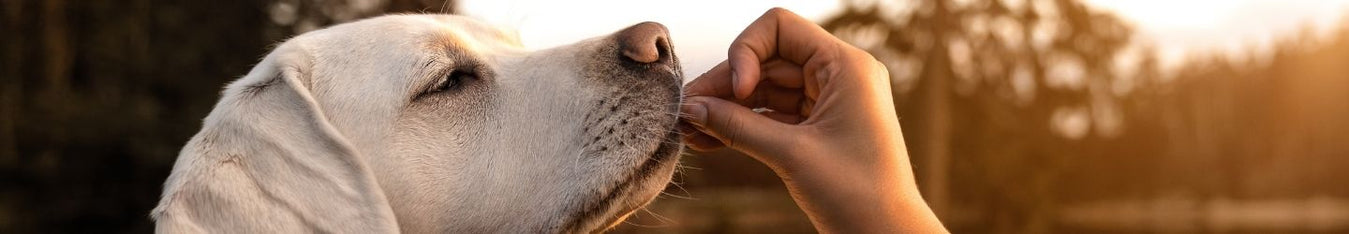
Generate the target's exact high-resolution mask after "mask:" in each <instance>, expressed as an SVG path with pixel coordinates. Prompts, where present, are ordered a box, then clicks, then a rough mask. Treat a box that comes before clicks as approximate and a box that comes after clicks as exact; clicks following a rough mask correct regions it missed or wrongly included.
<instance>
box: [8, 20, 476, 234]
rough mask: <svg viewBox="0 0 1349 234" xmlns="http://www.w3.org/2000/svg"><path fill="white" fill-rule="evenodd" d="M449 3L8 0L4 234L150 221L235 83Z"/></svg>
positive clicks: (132, 228)
mask: <svg viewBox="0 0 1349 234" xmlns="http://www.w3.org/2000/svg"><path fill="white" fill-rule="evenodd" d="M453 6H454V4H452V3H451V2H448V1H440V0H337V1H333V0H326V1H325V0H276V1H182V0H155V1H151V0H128V1H70V0H41V1H38V0H14V1H3V2H0V32H4V33H3V36H0V40H3V41H2V42H0V44H2V45H0V48H3V52H2V53H3V57H2V58H0V59H2V61H3V62H4V63H3V67H2V68H0V77H2V78H3V79H0V233H28V232H55V233H71V232H135V233H146V232H149V230H150V229H151V225H150V224H151V223H150V222H149V219H148V217H147V214H148V213H149V211H150V209H151V208H152V207H153V206H154V205H155V202H157V201H158V199H159V198H158V196H159V193H160V189H161V183H163V180H164V178H165V177H166V176H167V175H168V170H169V168H170V167H171V166H172V163H173V160H174V158H175V157H176V156H177V152H178V149H179V148H180V147H181V146H182V144H183V143H184V142H186V141H187V139H188V138H189V137H190V136H191V135H192V134H193V133H195V132H196V131H197V130H198V129H200V127H201V118H203V117H204V116H205V115H206V113H207V112H209V111H210V108H211V107H212V106H213V105H214V103H215V101H216V99H217V98H218V92H219V90H220V89H221V88H222V87H224V85H225V83H226V82H228V81H230V80H233V79H235V78H237V77H239V76H242V75H243V74H244V73H246V72H247V71H248V69H249V68H250V67H251V66H252V64H253V63H255V62H257V60H258V59H259V58H261V56H262V55H264V54H265V53H266V52H267V50H268V46H269V45H272V44H274V43H277V42H280V41H281V40H283V39H284V38H286V37H290V36H293V35H295V34H297V33H300V32H304V31H308V30H313V29H317V28H320V27H323V26H326V25H330V24H335V23H341V22H345V21H351V20H355V19H359V18H364V17H369V16H374V15H379V14H384V13H386V12H451V11H453V9H454V8H453Z"/></svg>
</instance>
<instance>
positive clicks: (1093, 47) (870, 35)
mask: <svg viewBox="0 0 1349 234" xmlns="http://www.w3.org/2000/svg"><path fill="white" fill-rule="evenodd" d="M846 5H847V6H848V7H846V8H845V10H844V12H843V13H841V14H839V15H837V16H836V17H834V18H831V19H828V20H825V21H824V22H823V23H822V24H823V26H824V27H825V28H827V29H829V30H831V31H833V32H834V33H835V34H838V35H840V37H842V38H844V39H845V40H848V41H850V42H852V43H854V44H856V45H858V46H859V47H862V48H864V49H867V50H868V51H870V52H872V53H873V54H875V55H876V56H877V57H878V59H879V60H881V61H882V62H884V63H886V64H887V66H888V67H889V68H890V72H891V75H892V76H893V77H892V78H893V80H894V82H895V86H896V88H895V92H896V93H895V97H896V105H897V106H896V108H897V109H898V110H900V116H901V120H900V121H901V122H903V124H904V126H905V128H904V131H905V136H906V139H907V140H908V143H909V144H908V145H909V147H910V151H911V153H912V155H913V160H914V161H915V167H916V171H917V172H918V176H919V184H920V186H922V187H923V188H922V191H923V192H924V198H926V199H927V200H928V202H929V203H930V204H931V205H932V206H933V207H934V209H935V210H936V211H937V213H938V214H939V216H941V217H942V218H944V219H945V220H956V221H957V222H959V220H970V219H975V220H994V221H1003V222H999V223H981V225H980V226H981V227H980V229H976V230H985V231H980V232H986V231H987V230H1002V231H1019V232H1044V231H1046V230H1048V229H1049V228H1051V225H1052V224H1053V218H1054V215H1053V211H1054V209H1053V207H1052V205H1053V203H1052V202H1050V201H1053V200H1054V194H1055V189H1054V188H1053V187H1052V185H1053V180H1052V179H1053V178H1055V176H1056V175H1058V173H1060V167H1063V166H1064V165H1065V163H1067V162H1066V161H1068V160H1071V158H1069V157H1070V155H1071V154H1068V152H1082V151H1081V149H1080V148H1081V147H1083V145H1084V144H1087V143H1088V142H1090V139H1091V138H1096V137H1109V136H1114V135H1117V134H1118V133H1119V131H1120V125H1121V123H1122V120H1121V117H1122V116H1121V114H1120V107H1119V102H1120V101H1119V100H1118V96H1117V95H1116V94H1117V93H1118V92H1116V90H1118V89H1121V87H1119V86H1122V85H1124V83H1125V82H1129V81H1132V80H1130V79H1132V78H1134V77H1132V76H1136V75H1138V74H1127V73H1123V72H1122V71H1121V70H1119V69H1116V67H1120V66H1122V65H1121V64H1124V65H1129V66H1131V67H1129V69H1130V70H1131V71H1133V70H1136V69H1140V68H1142V69H1149V68H1152V67H1147V66H1137V61H1140V60H1139V59H1137V58H1134V59H1133V60H1132V61H1125V59H1118V57H1121V56H1123V55H1126V52H1128V51H1126V49H1129V47H1128V46H1130V39H1131V38H1132V31H1131V29H1130V27H1129V26H1127V25H1126V24H1124V23H1122V22H1121V21H1120V20H1118V19H1117V18H1116V17H1114V16H1112V15H1110V14H1106V13H1101V12H1097V11H1092V10H1090V9H1088V8H1087V7H1086V6H1084V5H1083V4H1082V3H1080V2H1077V1H1074V0H1026V1H1007V0H966V1H947V0H930V1H899V2H861V1H851V2H847V4H846ZM1135 56H1138V55H1135ZM1143 56H1146V55H1143ZM1128 62H1133V63H1134V64H1128ZM1126 76H1128V77H1126ZM1092 133H1095V134H1092ZM953 180H958V181H953ZM950 184H960V185H962V186H961V187H959V188H956V187H951V186H950ZM970 185H976V186H970ZM962 211H985V212H983V213H977V214H976V213H973V212H962ZM971 216H982V217H971Z"/></svg>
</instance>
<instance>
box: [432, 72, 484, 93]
mask: <svg viewBox="0 0 1349 234" xmlns="http://www.w3.org/2000/svg"><path fill="white" fill-rule="evenodd" d="M480 77H481V76H480V75H479V74H478V72H477V70H476V69H455V70H453V71H450V72H449V74H446V75H444V76H441V77H440V78H439V79H437V80H436V83H434V84H432V85H430V86H429V88H426V89H425V91H422V93H421V94H418V95H417V98H421V97H424V96H427V95H435V94H442V93H454V92H455V91H458V90H460V89H463V86H465V85H468V84H470V83H472V82H474V81H477V80H479V79H480Z"/></svg>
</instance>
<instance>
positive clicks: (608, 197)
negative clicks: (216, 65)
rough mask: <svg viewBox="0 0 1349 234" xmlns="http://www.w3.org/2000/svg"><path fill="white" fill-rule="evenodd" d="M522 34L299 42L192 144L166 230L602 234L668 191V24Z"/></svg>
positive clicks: (320, 35) (354, 29)
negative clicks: (550, 41)
mask: <svg viewBox="0 0 1349 234" xmlns="http://www.w3.org/2000/svg"><path fill="white" fill-rule="evenodd" d="M516 41H517V39H515V38H513V37H512V36H510V35H507V34H505V33H502V32H501V31H499V30H497V29H495V28H493V27H489V26H486V25H484V24H481V23H478V22H475V21H472V20H469V19H465V18H462V17H457V16H448V15H393V16H384V17H378V18H373V19H367V20H362V21H358V22H353V23H347V24H342V25H337V26H333V27H330V28H327V29H322V30H318V31H313V32H309V33H305V34H303V35H300V36H297V37H295V38H293V39H290V40H289V41H287V42H285V43H282V44H281V45H279V46H277V47H276V49H275V50H273V51H272V52H271V54H269V55H267V57H266V58H264V59H263V60H262V62H260V63H259V64H258V65H257V66H256V67H254V68H253V70H252V71H250V72H249V73H248V75H246V76H244V77H243V78H241V79H239V80H238V81H235V82H234V83H231V84H230V85H229V86H228V87H227V88H226V89H225V91H224V93H223V94H222V95H223V96H222V97H221V99H220V102H219V103H217V104H216V106H215V109H214V110H212V111H211V113H210V115H209V116H207V117H206V120H205V123H204V126H203V127H202V130H201V132H199V133H197V135H196V136H194V137H192V139H191V140H190V141H189V142H188V143H187V145H186V146H185V147H183V150H182V152H181V154H180V155H179V156H178V159H177V161H176V164H175V165H174V168H173V172H172V175H170V176H169V178H168V181H166V182H165V189H164V194H163V198H162V199H161V201H160V202H159V205H158V207H156V208H155V210H154V211H153V212H152V215H151V216H152V217H153V218H154V219H155V221H156V225H157V231H159V232H169V233H181V232H230V233H274V232H280V233H311V232H323V233H396V232H408V233H427V232H454V233H482V232H507V233H534V232H593V231H602V230H604V229H606V228H608V227H612V226H613V225H614V224H616V223H618V222H619V221H621V220H622V219H623V218H624V217H626V216H627V215H628V214H631V212H632V211H634V210H636V209H637V208H639V207H641V206H643V205H645V204H646V203H647V202H649V201H651V200H652V199H653V198H654V197H655V196H656V195H657V194H659V192H660V191H661V190H662V189H663V188H664V187H665V185H666V183H668V182H669V180H670V177H671V174H672V173H673V172H674V167H675V163H676V161H678V157H679V153H680V150H681V148H682V145H680V144H679V143H678V140H677V138H676V136H677V133H676V131H675V130H674V127H675V123H676V122H677V112H678V103H679V97H680V79H681V77H680V74H681V71H680V68H679V66H678V61H677V60H676V58H675V57H674V54H673V53H672V50H671V47H670V41H669V36H668V35H667V32H666V29H665V28H664V27H663V26H661V25H659V24H656V23H642V24H637V25H634V26H632V27H629V28H627V29H623V30H621V31H619V32H616V33H614V34H612V35H608V36H605V37H599V38H595V39H590V40H586V41H582V42H579V43H576V44H572V45H568V46H562V47H559V48H554V49H548V50H542V51H533V52H530V51H524V50H522V49H521V47H520V46H519V45H518V42H516Z"/></svg>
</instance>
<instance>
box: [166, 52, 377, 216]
mask: <svg viewBox="0 0 1349 234" xmlns="http://www.w3.org/2000/svg"><path fill="white" fill-rule="evenodd" d="M311 61H313V60H311V59H310V58H308V56H307V55H306V54H305V53H304V52H303V51H300V50H299V49H298V48H296V47H295V46H286V45H283V46H281V47H279V48H277V49H276V50H275V51H274V52H273V53H272V54H271V55H268V56H267V58H265V59H263V61H262V62H261V63H259V64H258V65H257V67H254V68H253V70H252V71H251V72H249V74H248V75H247V76H245V77H244V78H242V79H239V80H238V81H235V82H234V83H232V84H230V85H229V87H228V88H226V90H225V92H224V94H223V95H222V97H221V99H220V102H219V103H217V104H216V107H215V109H214V110H212V111H211V114H210V115H209V116H207V117H206V120H205V124H204V126H203V127H202V130H201V132H199V133H197V135H196V136H193V137H192V139H191V140H190V141H189V142H188V144H187V146H184V147H183V149H182V152H181V153H180V154H179V155H178V159H177V161H176V162H175V165H174V168H173V172H172V174H171V175H170V176H169V179H168V181H166V182H165V189H164V194H163V197H162V198H161V200H160V202H159V205H158V207H156V208H155V210H154V211H152V212H151V216H152V218H154V219H155V221H156V229H157V231H158V232H168V233H180V232H220V231H224V232H237V233H301V232H303V233H312V232H322V233H394V232H397V231H398V228H397V222H396V221H395V220H394V215H393V211H392V210H391V209H390V208H389V205H388V201H386V200H385V197H384V193H383V192H381V190H380V189H379V185H378V184H377V182H376V181H375V179H374V176H373V175H372V174H371V172H370V168H368V167H367V166H366V165H365V164H364V162H363V161H362V159H361V158H360V155H358V153H357V151H356V150H354V149H353V147H352V145H351V144H350V143H348V141H347V140H346V138H344V137H343V136H342V134H341V133H340V132H338V131H337V130H336V129H335V128H334V127H333V126H332V125H331V124H330V123H329V121H328V120H327V117H325V115H324V113H323V110H321V109H320V108H319V105H318V102H317V101H316V100H315V99H314V97H313V95H311V92H310V87H312V86H313V85H312V82H313V80H312V79H311V78H310V77H308V76H309V74H308V73H309V70H310V68H311V65H310V63H311Z"/></svg>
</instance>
